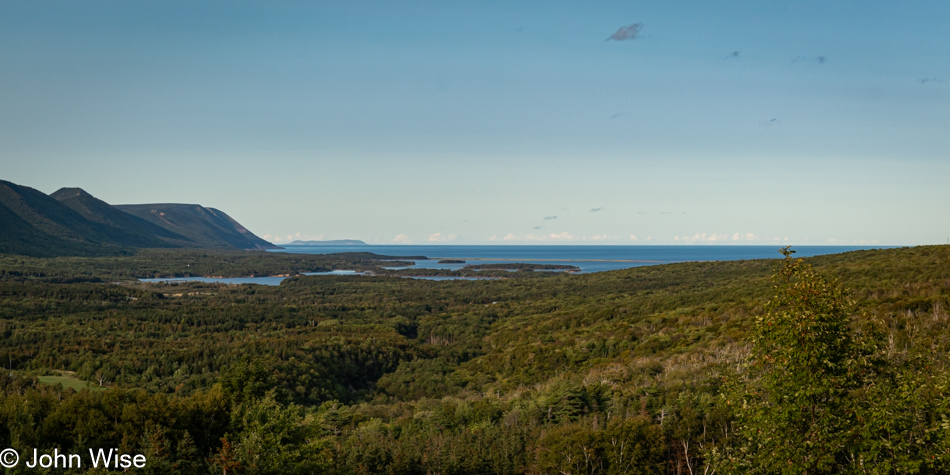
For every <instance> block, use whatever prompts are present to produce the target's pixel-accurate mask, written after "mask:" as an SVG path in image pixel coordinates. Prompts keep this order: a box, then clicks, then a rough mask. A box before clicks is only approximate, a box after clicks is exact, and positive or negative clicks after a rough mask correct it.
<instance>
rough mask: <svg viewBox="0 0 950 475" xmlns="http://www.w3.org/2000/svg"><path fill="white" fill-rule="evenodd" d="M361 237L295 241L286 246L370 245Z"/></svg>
mask: <svg viewBox="0 0 950 475" xmlns="http://www.w3.org/2000/svg"><path fill="white" fill-rule="evenodd" d="M368 245H369V244H366V243H365V242H363V241H360V240H359V239H336V240H332V241H294V242H292V243H290V244H284V246H368Z"/></svg>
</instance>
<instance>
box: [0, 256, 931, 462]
mask: <svg viewBox="0 0 950 475" xmlns="http://www.w3.org/2000/svg"><path fill="white" fill-rule="evenodd" d="M310 259H312V260H310ZM322 259H324V258H323V257H322V256H312V257H307V256H294V255H291V254H277V253H256V252H247V253H243V252H242V253H228V252H204V251H201V252H197V251H179V250H148V251H141V252H139V253H138V254H136V255H135V256H127V257H102V258H88V259H87V258H55V259H28V258H22V257H17V256H0V364H2V365H3V366H4V368H5V370H6V371H5V372H4V373H3V374H4V376H3V377H0V446H12V447H39V448H51V447H60V448H61V449H69V448H72V447H81V446H82V445H83V444H88V443H91V442H92V441H95V442H96V443H102V444H107V446H115V447H123V450H125V449H126V448H129V449H130V450H137V451H143V453H148V454H149V460H150V466H149V471H152V472H156V473H157V472H162V473H202V472H210V473H221V472H222V470H224V469H227V470H228V473H265V472H273V471H278V470H280V469H278V468H276V467H278V466H280V467H281V469H283V470H284V471H288V470H290V471H294V470H296V471H298V472H304V473H309V472H317V473H319V472H328V473H350V474H352V473H367V474H368V473H391V474H396V473H433V474H436V473H441V474H450V473H452V474H468V473H505V474H517V473H560V472H570V473H585V471H586V472H587V473H699V472H703V471H707V472H711V471H713V470H718V471H720V472H722V471H729V469H730V468H731V469H733V470H732V471H752V472H760V473H766V472H769V473H771V472H791V471H795V470H794V469H788V468H786V466H785V465H782V461H780V460H777V457H780V456H785V457H790V456H794V457H800V459H798V462H796V463H800V465H798V466H796V467H797V468H800V467H801V464H805V463H812V462H814V461H816V460H817V462H814V463H815V464H816V465H815V467H817V469H816V470H817V471H822V470H825V471H835V470H840V471H849V470H850V471H854V470H857V469H858V468H860V470H863V471H868V472H872V473H914V472H920V473H942V472H941V470H943V467H945V466H947V465H948V464H950V460H948V456H947V455H946V454H948V453H950V422H948V421H950V416H948V414H950V407H948V403H947V402H946V401H950V398H948V397H947V381H948V378H947V375H948V374H950V373H948V367H950V365H948V362H947V358H946V354H948V350H950V335H948V332H947V331H946V324H947V321H948V315H947V311H946V309H947V308H948V302H950V299H948V297H950V248H948V247H922V248H913V249H893V250H887V251H869V252H859V253H847V254H842V255H838V256H824V257H821V258H812V259H808V260H807V262H809V263H812V264H813V265H814V268H810V267H808V266H807V265H806V264H805V263H804V262H801V261H797V260H790V261H787V262H785V263H783V264H787V266H786V268H787V269H788V270H787V271H786V272H785V275H786V276H787V277H788V279H787V281H786V279H785V278H783V277H781V274H780V276H779V280H778V281H776V282H775V284H776V285H777V286H778V294H777V297H776V298H774V299H772V302H771V304H769V305H768V306H766V301H767V300H768V299H769V295H770V294H771V293H773V292H775V291H776V289H775V288H771V289H770V285H769V278H768V276H769V274H770V273H771V271H772V268H773V264H774V262H773V261H765V260H761V261H742V262H707V263H683V264H675V265H668V266H651V267H640V268H634V269H628V270H624V271H616V272H605V273H597V274H585V275H567V274H563V273H548V272H506V271H500V270H499V271H478V272H499V273H501V272H504V273H505V274H506V275H507V276H508V277H511V278H508V279H498V280H479V281H440V282H438V281H421V280H412V279H404V278H396V277H388V276H381V275H377V276H336V277H334V276H313V277H310V276H297V277H293V278H290V279H287V280H286V281H285V282H284V283H283V284H282V285H280V286H276V287H264V286H223V285H214V284H203V283H188V284H178V285H161V284H159V285H153V284H149V285H145V284H138V283H125V284H120V285H116V284H111V283H109V282H114V281H115V280H120V279H124V278H125V277H122V276H134V275H143V274H142V273H143V272H156V273H158V272H167V273H179V272H191V271H190V270H189V269H192V268H196V269H199V270H200V273H204V272H221V273H231V272H233V273H234V274H237V275H242V274H243V275H248V274H254V275H260V273H264V272H268V273H270V272H277V271H280V272H284V271H286V272H288V273H293V272H295V270H300V269H306V268H308V266H311V265H313V266H324V267H335V266H354V265H366V266H367V268H371V267H372V266H374V265H377V264H378V256H377V257H376V258H374V257H373V256H368V255H360V254H354V255H349V256H342V257H339V256H338V257H336V258H334V259H338V260H332V259H331V260H322ZM374 259H377V260H375V261H374ZM374 262H375V263H374ZM796 266H797V267H796ZM338 268H339V267H338ZM343 268H354V267H343ZM817 270H820V271H821V272H820V273H819V272H817ZM195 272H198V271H197V270H196V271H195ZM472 272H475V271H472ZM521 274H524V275H521ZM205 275H206V274H205ZM825 276H835V277H836V278H837V279H838V281H840V282H842V283H844V284H847V285H848V286H849V287H850V288H851V289H852V290H851V293H850V295H851V296H853V297H852V298H853V301H852V300H850V299H849V298H847V295H848V294H845V293H844V292H843V291H841V290H840V288H841V286H839V285H838V284H837V283H836V282H835V279H834V278H832V277H825ZM95 280H98V282H96V281H95ZM756 315H764V316H763V317H761V318H759V319H756V317H755V316H756ZM805 317H807V318H805ZM842 322H843V323H842ZM875 322H881V323H880V324H878V323H875ZM769 323H771V325H769ZM749 338H754V341H755V346H754V348H757V349H756V350H755V351H754V352H753V356H754V359H753V361H754V362H755V363H756V364H755V365H751V366H750V365H749V364H748V363H749V361H748V360H747V359H746V357H747V356H748V352H749V348H750V346H749V343H748V342H749V341H750V340H749ZM737 367H738V371H737ZM56 371H67V372H69V371H72V372H74V373H75V377H76V378H77V379H79V380H83V381H96V380H95V379H94V378H95V377H96V375H100V376H102V377H104V378H105V383H104V386H108V390H106V391H99V392H91V391H86V390H84V391H79V392H76V391H74V390H72V389H68V388H62V387H60V386H53V385H45V384H39V383H38V379H37V377H39V376H43V377H46V376H49V375H51V374H56V373H55V372H56ZM736 373H737V374H736ZM10 374H12V375H13V376H12V377H10V376H9V375H10ZM730 375H732V376H730ZM724 378H725V380H727V381H731V382H730V383H728V384H727V387H726V388H725V390H724V388H723V381H724ZM95 384H97V385H98V382H96V383H95ZM796 388H798V389H797V390H795V389H796ZM720 392H725V393H726V394H728V395H729V396H730V398H731V399H728V400H729V401H731V402H733V404H731V405H726V404H722V405H719V404H716V401H717V395H718V394H719V393H720ZM742 401H745V403H746V405H745V406H744V407H743V406H742V404H741V402H742ZM812 414H814V415H815V417H814V419H813V418H812V416H811V415H812ZM753 424H758V426H757V427H761V428H762V430H764V431H767V432H768V433H769V434H772V435H773V440H772V441H768V440H764V439H760V438H759V437H758V433H757V432H753V430H752V429H751V428H752V427H753ZM781 428H784V429H781ZM796 431H797V432H796ZM776 437H777V438H778V439H775V438H776ZM842 441H845V442H842ZM780 442H781V443H783V444H785V445H787V446H788V447H783V446H780ZM4 444H6V445H4ZM768 444H772V445H768ZM807 444H812V445H811V446H814V445H815V444H822V445H823V446H822V447H819V448H817V449H815V450H812V451H810V452H808V451H806V450H800V449H798V448H796V447H799V446H801V445H805V446H806V447H808V446H809V445H807ZM261 447H267V448H268V452H267V453H264V452H262V451H261V450H259V448H261ZM271 449H273V450H271ZM766 449H768V450H773V449H774V452H775V454H777V455H775V456H774V457H773V458H772V459H769V458H768V457H770V455H769V453H765V450H766ZM743 450H744V451H743ZM796 450H798V451H797V452H796ZM753 451H757V452H755V453H758V454H759V455H763V454H764V455H763V458H762V459H761V463H760V459H759V458H756V457H753V456H752V455H751V454H752V453H753ZM783 451H784V452H783ZM806 452H807V453H806ZM789 454H791V455H789ZM153 460H154V463H152V462H151V461H153ZM710 460H712V462H713V463H712V464H710V463H708V462H709V461H710ZM787 461H788V459H786V460H785V462H784V463H785V464H786V465H787ZM854 461H858V462H854ZM766 463H768V464H770V465H767V464H766ZM816 470H812V473H814V472H815V471H816Z"/></svg>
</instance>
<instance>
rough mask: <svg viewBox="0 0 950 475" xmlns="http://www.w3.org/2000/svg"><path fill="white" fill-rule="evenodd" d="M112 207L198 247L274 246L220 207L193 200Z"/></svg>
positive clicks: (251, 247) (255, 247)
mask: <svg viewBox="0 0 950 475" xmlns="http://www.w3.org/2000/svg"><path fill="white" fill-rule="evenodd" d="M115 208H116V209H118V210H120V211H124V212H126V213H128V214H130V215H132V216H135V217H138V218H140V219H142V220H144V221H147V222H149V223H151V224H153V225H155V226H158V227H160V228H163V229H165V230H167V231H169V232H172V233H175V234H178V235H181V236H184V237H185V238H187V239H189V240H190V241H192V242H195V243H197V244H199V245H200V246H202V247H225V248H226V247H233V248H237V249H277V246H274V245H273V244H271V243H269V242H267V241H265V240H263V239H261V238H259V237H257V236H255V235H254V233H252V232H250V231H248V230H247V228H245V227H244V226H241V224H240V223H238V222H237V221H235V220H234V219H232V218H231V217H230V216H228V215H227V214H225V213H224V212H223V211H220V210H217V209H214V208H205V207H204V206H200V205H196V204H174V203H162V204H143V205H116V206H115Z"/></svg>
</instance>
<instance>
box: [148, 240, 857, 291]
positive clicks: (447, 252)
mask: <svg viewBox="0 0 950 475" xmlns="http://www.w3.org/2000/svg"><path fill="white" fill-rule="evenodd" d="M779 248H780V246H396V245H392V246H389V245H384V246H375V245H371V246H288V247H287V248H286V249H275V250H272V251H270V252H291V253H298V254H336V253H340V252H372V253H374V254H381V255H386V256H426V257H428V258H429V259H428V260H414V261H413V262H414V264H413V266H411V267H412V268H422V269H450V270H457V269H461V268H462V267H464V266H466V265H468V264H504V263H513V262H524V263H529V264H563V265H571V266H576V267H579V268H580V272H582V273H587V272H603V271H609V270H618V269H627V268H630V267H639V266H649V265H657V264H670V263H674V262H689V261H733V260H741V259H778V258H780V257H781V255H780V254H779V253H778V250H779ZM793 249H794V250H795V251H797V252H796V253H795V256H797V257H809V256H817V255H821V254H836V253H841V252H848V251H857V250H863V249H876V248H875V247H857V246H797V247H794V248H793ZM441 259H461V260H464V261H466V263H465V264H439V263H438V261H439V260H441ZM392 268H393V269H399V268H404V267H392ZM353 274H356V273H355V272H354V271H351V270H349V271H348V270H336V271H333V272H323V273H309V274H307V275H353ZM416 278H423V279H431V280H473V279H474V278H472V277H416ZM284 279H285V277H237V278H220V279H219V278H212V277H184V278H180V277H179V278H159V279H140V280H141V281H143V282H195V281H197V282H213V283H221V284H262V285H279V284H280V282H281V281H283V280H284Z"/></svg>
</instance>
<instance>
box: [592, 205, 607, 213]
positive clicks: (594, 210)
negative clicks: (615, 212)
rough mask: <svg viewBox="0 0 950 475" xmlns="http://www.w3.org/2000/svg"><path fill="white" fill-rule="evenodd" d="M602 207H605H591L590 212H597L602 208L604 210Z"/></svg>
mask: <svg viewBox="0 0 950 475" xmlns="http://www.w3.org/2000/svg"><path fill="white" fill-rule="evenodd" d="M602 209H604V207H603V206H601V207H600V208H591V209H590V212H591V213H596V212H598V211H600V210H602Z"/></svg>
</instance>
